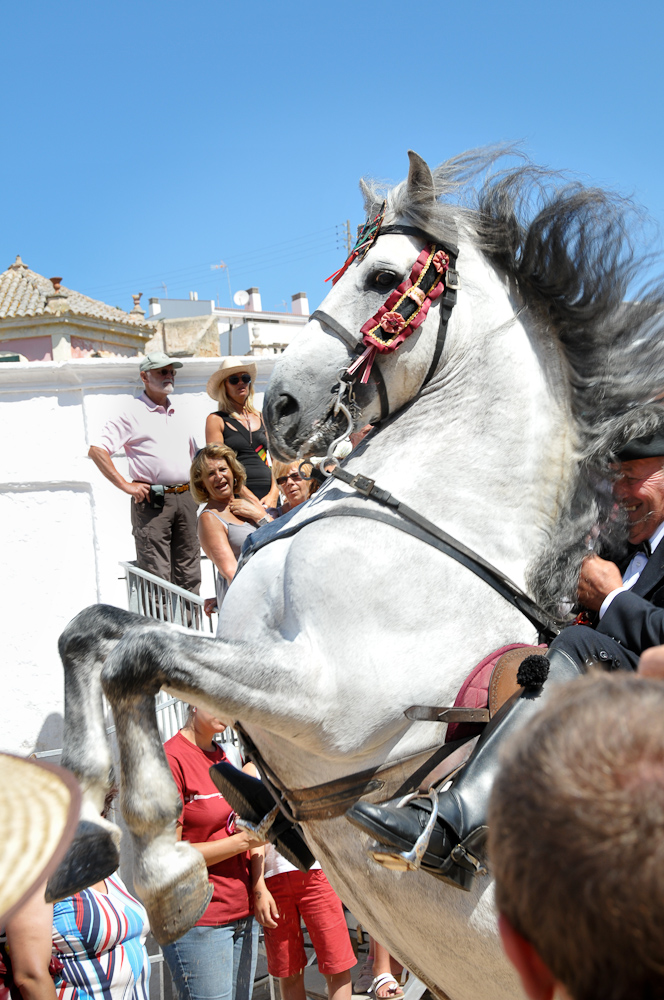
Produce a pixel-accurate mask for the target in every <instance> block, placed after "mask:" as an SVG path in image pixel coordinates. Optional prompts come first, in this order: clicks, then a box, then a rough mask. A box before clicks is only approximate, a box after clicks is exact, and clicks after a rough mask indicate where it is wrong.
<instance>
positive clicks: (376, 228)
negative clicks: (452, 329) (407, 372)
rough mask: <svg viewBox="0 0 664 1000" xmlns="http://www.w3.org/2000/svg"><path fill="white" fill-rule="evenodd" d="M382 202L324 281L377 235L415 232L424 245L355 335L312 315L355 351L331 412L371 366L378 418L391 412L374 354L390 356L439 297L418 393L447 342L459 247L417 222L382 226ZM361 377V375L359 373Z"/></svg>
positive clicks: (334, 280) (366, 378)
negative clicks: (432, 338) (434, 335)
mask: <svg viewBox="0 0 664 1000" xmlns="http://www.w3.org/2000/svg"><path fill="white" fill-rule="evenodd" d="M384 217H385V202H383V204H382V206H381V209H380V212H379V213H378V215H377V216H376V217H375V218H374V219H372V220H370V221H369V222H367V223H366V225H365V226H364V227H363V228H362V229H361V230H360V232H359V234H358V238H357V242H356V244H355V246H354V248H353V250H352V251H351V252H350V254H349V256H348V258H347V259H346V261H345V263H344V264H343V266H342V267H340V268H339V270H338V271H336V272H335V273H334V274H332V275H330V277H329V278H327V279H326V281H330V280H331V281H332V284H333V285H336V283H337V281H339V279H340V278H341V277H342V275H343V274H345V272H346V271H347V270H348V268H349V267H350V265H351V264H352V263H353V262H354V261H356V260H358V261H359V260H363V259H364V257H365V256H366V254H367V253H368V251H369V249H370V247H371V246H373V244H374V243H375V242H376V240H377V239H378V237H379V236H388V235H399V236H414V237H415V238H416V239H420V240H424V242H425V243H426V246H425V247H424V250H422V252H421V253H420V255H419V256H418V258H417V260H416V261H415V263H414V264H413V267H412V269H411V272H410V274H409V276H408V277H407V278H406V279H405V281H402V282H401V284H400V285H399V286H398V287H397V288H395V289H394V291H392V292H390V294H389V295H388V297H387V299H386V300H385V302H384V303H383V305H382V306H381V307H380V309H379V310H378V312H376V313H375V314H374V315H373V316H372V317H371V319H369V320H367V322H366V323H365V324H364V325H363V326H362V327H361V328H360V331H359V333H358V334H353V333H351V332H350V331H349V330H347V329H346V327H344V326H343V325H342V324H341V323H339V321H338V320H336V319H334V317H333V316H330V315H329V314H328V313H326V312H324V311H323V310H322V309H317V310H316V311H315V312H314V313H313V314H312V316H311V319H312V320H314V319H316V320H318V321H319V322H320V323H322V324H323V325H324V326H326V327H328V328H329V329H330V330H332V332H333V333H336V334H337V336H338V337H340V339H341V340H343V342H344V343H345V344H346V346H347V347H349V348H350V349H351V351H353V353H354V354H355V355H356V357H355V358H354V359H353V361H351V363H350V365H349V366H348V368H347V369H346V371H345V372H344V373H343V375H342V376H341V383H342V384H341V386H340V392H339V396H338V398H337V404H336V406H335V411H338V409H339V406H340V404H341V401H342V398H343V396H344V395H347V397H348V399H350V397H351V395H352V389H353V385H354V383H355V382H356V380H357V379H358V378H360V381H361V383H362V384H364V385H366V383H367V382H368V381H369V376H370V375H371V372H372V370H373V372H374V375H375V379H376V386H377V390H378V397H379V401H380V420H384V419H385V418H386V417H387V416H388V413H389V401H388V398H387V390H386V387H385V380H384V379H383V376H382V374H381V371H380V368H379V366H378V365H376V367H375V368H374V366H373V365H374V361H375V359H376V356H377V354H392V353H394V352H395V351H396V350H398V349H399V347H401V345H402V344H403V343H404V342H405V341H406V340H407V339H408V337H410V335H411V334H412V333H414V332H415V330H417V329H418V328H419V327H420V326H421V325H422V323H423V322H424V320H425V319H426V317H427V314H428V312H429V307H430V305H431V303H432V302H435V301H437V300H440V313H439V322H438V336H437V338H436V345H435V348H434V352H433V356H432V358H431V363H430V365H429V369H428V371H427V374H426V376H425V378H424V380H423V382H422V385H421V386H420V390H419V391H420V392H421V391H422V389H423V388H424V387H425V386H426V385H427V384H428V382H429V381H430V379H431V378H432V376H433V374H434V372H435V371H436V368H437V367H438V362H439V360H440V355H441V353H442V350H443V345H444V343H445V337H446V334H447V324H448V322H449V318H450V315H451V312H452V309H453V308H454V305H455V304H456V293H457V290H458V288H459V276H458V273H457V271H456V261H457V257H458V256H459V249H458V247H457V246H455V245H454V244H452V243H448V242H441V241H440V240H439V239H436V238H435V237H433V236H430V235H429V234H428V233H426V232H425V231H424V230H422V229H418V228H416V227H415V226H399V225H393V226H383V219H384ZM360 376H361V377H360Z"/></svg>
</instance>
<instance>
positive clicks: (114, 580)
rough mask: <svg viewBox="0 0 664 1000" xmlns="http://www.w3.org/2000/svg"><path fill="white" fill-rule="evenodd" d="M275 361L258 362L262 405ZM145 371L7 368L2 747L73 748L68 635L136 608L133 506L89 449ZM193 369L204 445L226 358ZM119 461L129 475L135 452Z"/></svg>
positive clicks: (188, 399)
mask: <svg viewBox="0 0 664 1000" xmlns="http://www.w3.org/2000/svg"><path fill="white" fill-rule="evenodd" d="M274 360H275V359H274V358H251V361H252V363H254V364H256V366H257V369H258V379H257V387H256V388H257V390H258V393H257V396H258V402H260V400H261V399H262V392H263V391H264V389H265V386H266V384H267V381H268V378H269V375H270V373H271V371H272V366H273V364H274ZM138 365H139V360H138V359H136V358H127V359H124V358H100V359H93V358H89V359H83V360H80V361H66V362H51V361H43V362H34V361H33V362H27V363H19V364H16V363H12V364H3V365H0V426H1V427H2V434H1V436H0V530H1V532H2V535H1V537H2V552H3V560H2V573H1V574H0V581H1V584H0V624H1V628H2V636H3V639H4V643H3V654H2V661H1V662H2V667H1V669H2V674H1V677H2V703H3V708H4V711H3V720H2V723H3V724H2V731H1V732H0V749H2V750H9V751H11V752H13V753H20V754H27V753H30V752H32V751H33V750H50V749H56V748H58V747H60V746H62V743H61V736H62V709H63V698H62V669H61V665H60V659H59V657H58V652H57V640H58V636H59V635H60V633H61V632H62V629H63V628H64V626H65V625H66V624H67V622H68V621H69V620H70V619H71V618H72V617H73V616H74V615H75V614H77V613H78V612H79V611H81V610H82V609H83V608H85V607H87V605H89V604H94V603H96V602H102V603H108V604H115V605H118V606H120V607H126V595H125V583H124V580H120V579H118V578H119V577H120V576H121V570H120V567H119V566H118V562H119V561H126V560H131V559H134V558H135V557H136V551H135V548H134V540H133V537H132V534H131V525H130V520H129V509H130V503H131V501H130V499H129V497H128V496H127V495H126V494H124V493H122V492H121V491H120V490H118V489H116V488H115V487H113V486H112V485H111V484H110V483H109V482H108V481H107V480H106V479H104V478H103V476H102V475H101V473H99V472H98V471H97V468H96V467H95V466H94V465H93V463H92V462H91V461H90V459H88V457H87V451H88V448H89V446H90V445H91V444H95V443H97V442H98V440H99V431H100V430H101V428H102V426H103V424H104V423H105V421H106V420H107V419H108V418H109V417H110V416H112V415H114V414H116V413H118V412H120V411H121V410H122V408H123V405H124V403H125V401H126V400H127V399H128V398H130V397H131V396H132V395H134V394H136V393H138V392H140V382H139V378H138ZM183 365H184V367H183V368H182V369H180V371H179V372H178V377H177V379H176V382H177V388H176V393H175V397H174V401H175V402H177V403H178V404H179V405H180V406H182V407H184V408H185V409H186V411H187V412H188V413H189V415H190V419H191V423H192V427H193V428H194V433H195V435H196V436H197V437H198V438H200V443H201V444H204V443H205V433H204V425H205V417H206V416H207V414H208V413H210V412H211V411H212V410H214V409H216V407H215V405H214V403H213V401H212V400H211V399H210V398H209V396H208V395H207V393H206V391H205V384H206V382H207V380H208V378H209V377H210V375H211V374H212V372H213V371H215V370H216V369H217V368H218V366H219V358H184V359H183ZM114 461H115V463H116V465H117V467H118V468H119V470H120V471H121V472H122V474H123V475H125V476H127V467H126V460H125V458H124V456H117V457H116V458H114ZM206 580H207V578H206V577H205V576H204V583H203V586H204V587H205V585H206ZM210 596H211V594H210Z"/></svg>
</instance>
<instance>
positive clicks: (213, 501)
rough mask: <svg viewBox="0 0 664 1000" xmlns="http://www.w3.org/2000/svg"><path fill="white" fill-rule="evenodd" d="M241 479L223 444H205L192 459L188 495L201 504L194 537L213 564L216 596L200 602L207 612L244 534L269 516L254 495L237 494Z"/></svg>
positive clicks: (231, 571) (226, 580)
mask: <svg viewBox="0 0 664 1000" xmlns="http://www.w3.org/2000/svg"><path fill="white" fill-rule="evenodd" d="M245 482H246V473H245V471H244V467H243V466H242V464H241V462H239V461H238V459H237V456H236V454H235V452H234V451H233V449H232V448H229V447H228V446H227V445H225V444H207V445H206V446H205V448H201V450H200V451H199V452H198V454H197V455H196V458H195V459H194V461H193V462H192V465H191V470H190V474H189V488H190V491H191V495H192V497H193V498H194V500H195V501H196V503H204V504H205V507H204V508H203V510H202V511H201V513H200V515H199V518H198V538H199V541H200V543H201V547H202V549H203V551H204V552H205V554H206V556H207V557H208V559H210V560H211V562H213V563H214V565H215V566H216V568H217V596H216V597H211V598H208V599H207V600H206V602H205V605H204V608H205V613H206V614H208V615H209V614H211V612H212V610H213V609H214V607H215V605H216V607H217V610H219V609H220V608H221V605H222V602H223V600H224V597H225V596H226V591H227V590H228V587H229V584H230V582H231V580H232V579H233V577H234V576H235V571H236V569H237V560H238V556H239V555H240V550H241V548H242V545H243V542H244V540H245V538H247V537H248V536H249V535H250V534H251V533H252V531H255V530H256V528H257V527H259V526H260V525H262V524H267V523H268V522H269V521H271V520H272V518H271V517H270V516H269V515H267V514H266V513H265V508H264V507H263V505H262V504H260V503H259V502H258V500H256V498H255V497H253V496H252V498H251V499H248V498H247V497H243V496H240V492H241V490H242V487H243V486H244V484H245Z"/></svg>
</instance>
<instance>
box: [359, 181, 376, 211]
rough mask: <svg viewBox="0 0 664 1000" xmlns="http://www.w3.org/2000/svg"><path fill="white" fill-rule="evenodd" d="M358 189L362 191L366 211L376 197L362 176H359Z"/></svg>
mask: <svg viewBox="0 0 664 1000" xmlns="http://www.w3.org/2000/svg"><path fill="white" fill-rule="evenodd" d="M360 191H361V192H362V197H363V198H364V207H365V209H366V211H367V212H368V211H369V209H370V208H371V206H372V205H373V203H374V201H375V200H376V199H375V197H374V193H373V191H372V190H371V188H370V187H369V185H368V184H367V182H366V181H365V179H364V177H360Z"/></svg>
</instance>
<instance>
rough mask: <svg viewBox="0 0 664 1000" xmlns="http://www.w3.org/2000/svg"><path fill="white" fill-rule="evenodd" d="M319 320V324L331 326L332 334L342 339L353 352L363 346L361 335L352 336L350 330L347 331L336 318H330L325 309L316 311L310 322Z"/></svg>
mask: <svg viewBox="0 0 664 1000" xmlns="http://www.w3.org/2000/svg"><path fill="white" fill-rule="evenodd" d="M314 319H315V320H318V322H319V323H323V324H324V325H325V326H329V328H330V330H331V331H332V333H336V335H337V337H340V338H341V339H342V340H343V342H344V344H345V345H346V347H350V349H351V351H357V349H358V347H360V346H361V344H362V338H361V337H360V336H359V334H352V333H351V332H350V330H347V329H346V327H345V326H343V325H342V324H341V323H340V322H339V321H338V320H336V319H335V318H334V316H330V314H329V313H326V312H325V311H324V310H323V309H316V310H315V311H314V312H312V314H311V316H310V317H309V322H310V323H311V321H312V320H314Z"/></svg>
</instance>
